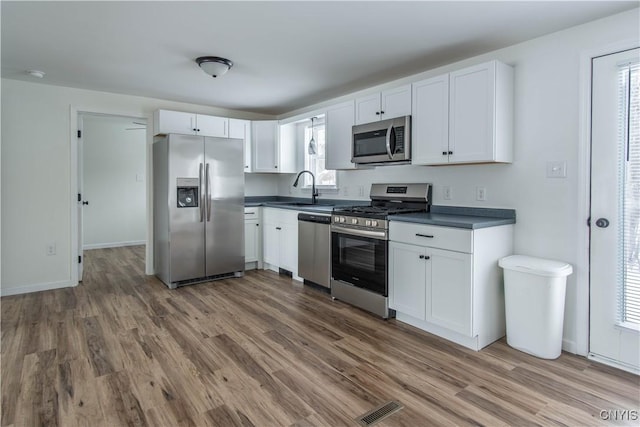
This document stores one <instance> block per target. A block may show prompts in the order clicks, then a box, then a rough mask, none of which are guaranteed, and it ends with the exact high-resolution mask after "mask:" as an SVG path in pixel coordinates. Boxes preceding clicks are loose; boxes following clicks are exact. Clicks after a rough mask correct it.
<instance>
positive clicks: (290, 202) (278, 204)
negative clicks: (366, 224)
mask: <svg viewBox="0 0 640 427" xmlns="http://www.w3.org/2000/svg"><path fill="white" fill-rule="evenodd" d="M359 204H362V205H367V204H369V201H368V200H344V199H318V203H316V204H315V205H312V204H311V201H310V198H309V197H283V196H248V197H245V200H244V206H245V207H257V206H264V207H268V208H279V209H290V210H296V211H303V212H314V213H323V214H330V213H331V211H332V210H333V207H334V206H341V205H342V206H345V205H348V206H353V205H359Z"/></svg>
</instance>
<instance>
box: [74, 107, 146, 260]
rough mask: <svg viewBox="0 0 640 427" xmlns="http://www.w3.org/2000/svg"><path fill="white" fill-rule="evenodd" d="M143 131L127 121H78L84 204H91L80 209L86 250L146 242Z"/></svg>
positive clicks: (99, 118) (98, 118)
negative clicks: (80, 140) (80, 138)
mask: <svg viewBox="0 0 640 427" xmlns="http://www.w3.org/2000/svg"><path fill="white" fill-rule="evenodd" d="M138 122H140V121H139V120H138ZM144 127H145V126H139V125H135V124H134V123H133V120H132V119H131V118H126V117H118V116H102V115H83V117H82V136H83V138H82V140H83V143H82V158H83V174H82V175H83V188H82V190H83V191H82V192H83V200H86V201H88V202H89V204H88V205H86V206H84V207H83V209H82V211H83V218H82V225H83V227H82V228H83V231H82V237H83V246H84V249H94V248H106V247H117V246H125V245H131V244H144V242H145V239H146V234H147V226H146V224H147V212H146V191H145V188H146V175H145V169H146V144H147V139H146V130H145V129H144ZM140 128H143V129H140Z"/></svg>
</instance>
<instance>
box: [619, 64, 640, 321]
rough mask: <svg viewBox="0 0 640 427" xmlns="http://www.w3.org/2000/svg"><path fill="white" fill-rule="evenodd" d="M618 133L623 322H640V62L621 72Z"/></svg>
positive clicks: (620, 297) (620, 303) (628, 66)
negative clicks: (620, 185)
mask: <svg viewBox="0 0 640 427" xmlns="http://www.w3.org/2000/svg"><path fill="white" fill-rule="evenodd" d="M618 87H619V97H618V100H619V108H618V111H619V114H618V123H619V126H618V137H619V138H620V140H621V142H622V143H621V144H619V147H620V151H619V152H620V155H619V171H618V177H619V180H620V181H621V182H620V183H621V184H622V187H623V191H622V192H621V195H622V200H621V201H620V204H621V205H622V206H621V209H620V210H619V212H620V216H621V218H620V222H619V224H621V226H622V227H621V228H622V230H619V233H622V236H621V237H622V238H621V239H619V241H620V242H621V245H622V248H621V250H619V253H620V254H621V255H622V256H621V257H620V258H619V260H618V264H619V266H620V269H619V272H620V273H619V276H620V277H619V287H618V289H619V291H618V293H619V295H618V316H619V322H620V323H621V324H623V325H624V326H627V327H632V328H638V327H639V326H640V66H639V64H637V63H636V64H633V65H627V66H624V67H622V68H621V69H620V73H619V85H618Z"/></svg>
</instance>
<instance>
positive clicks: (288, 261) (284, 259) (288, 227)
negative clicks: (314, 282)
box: [280, 222, 298, 276]
mask: <svg viewBox="0 0 640 427" xmlns="http://www.w3.org/2000/svg"><path fill="white" fill-rule="evenodd" d="M280 267H282V268H284V269H285V270H289V271H290V272H291V273H293V275H294V276H297V275H298V224H297V222H296V223H294V224H282V230H280Z"/></svg>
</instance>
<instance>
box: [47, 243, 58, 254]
mask: <svg viewBox="0 0 640 427" xmlns="http://www.w3.org/2000/svg"><path fill="white" fill-rule="evenodd" d="M46 251H47V255H55V254H56V242H51V243H48V244H47V246H46Z"/></svg>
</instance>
